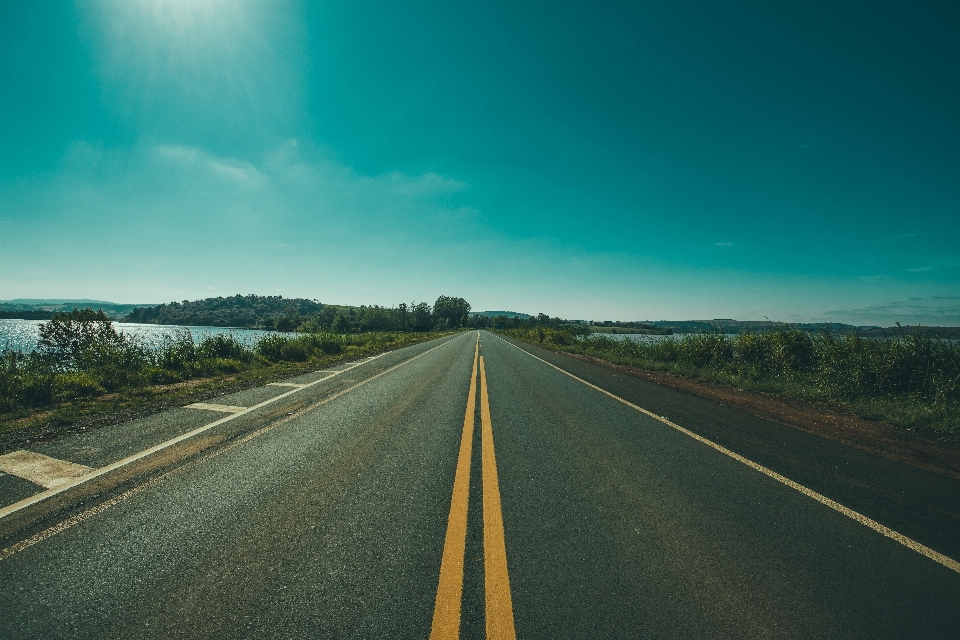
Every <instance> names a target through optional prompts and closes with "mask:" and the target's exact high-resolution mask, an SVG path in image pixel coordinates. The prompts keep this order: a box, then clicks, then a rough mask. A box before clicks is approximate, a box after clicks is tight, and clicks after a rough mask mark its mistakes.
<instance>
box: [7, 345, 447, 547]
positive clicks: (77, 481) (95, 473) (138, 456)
mask: <svg viewBox="0 0 960 640" xmlns="http://www.w3.org/2000/svg"><path fill="white" fill-rule="evenodd" d="M458 337H459V336H458ZM456 339H457V338H451V339H450V340H446V341H444V342H442V343H440V344H438V345H437V346H435V347H433V348H430V349H427V350H426V351H424V352H423V353H420V354H418V355H415V356H413V357H412V358H409V359H407V360H404V361H403V362H401V363H399V364H395V365H393V366H392V367H390V368H389V369H386V370H384V371H381V372H380V373H378V374H376V375H374V376H372V377H370V378H367V380H365V381H363V382H361V383H359V384H355V385H353V386H352V387H349V388H348V389H344V390H343V391H340V392H339V393H335V394H334V395H332V396H330V397H329V398H327V399H326V400H324V402H327V401H329V400H333V399H334V398H338V397H340V396H341V395H343V394H344V393H346V392H348V391H351V390H353V389H356V388H357V387H359V386H361V385H364V384H366V383H367V382H370V381H371V380H373V379H375V378H379V377H380V376H382V375H384V374H386V373H389V372H391V371H393V370H394V369H397V368H399V367H401V366H403V365H405V364H408V363H410V362H413V361H414V360H416V359H417V358H421V357H423V356H425V355H427V354H428V353H430V352H431V351H435V350H436V349H439V348H440V347H442V346H444V345H446V344H449V343H451V342H453V341H454V340H456ZM381 355H382V354H381ZM362 364H364V362H362V361H361V362H358V363H356V364H354V365H353V366H351V367H348V368H346V369H341V370H339V371H332V372H330V373H332V374H333V375H330V376H326V377H324V378H321V379H319V380H314V381H313V382H310V383H308V384H306V385H304V388H308V387H312V386H313V385H316V384H320V383H321V382H324V381H326V380H329V379H330V378H333V377H336V376H337V375H339V374H341V373H345V372H347V371H349V370H350V369H354V368H356V367H359V366H360V365H362ZM299 392H300V389H291V390H290V391H286V392H284V393H281V394H280V395H278V396H276V397H274V398H270V399H268V400H264V401H263V402H261V403H260V404H255V405H253V406H252V407H249V411H255V410H257V409H260V408H261V407H265V406H267V405H269V404H273V403H274V402H277V401H279V400H282V399H284V398H286V397H287V396H290V395H293V394H295V393H299ZM247 410H248V409H244V411H247ZM240 415H242V414H241V413H234V414H231V415H228V416H225V417H223V418H220V419H219V420H214V421H213V422H211V423H209V424H205V425H203V426H202V427H198V428H196V429H194V430H193V431H188V432H186V433H182V434H180V435H179V436H177V437H175V438H171V439H169V440H167V441H166V442H161V443H160V444H158V445H154V446H152V447H150V448H149V449H144V450H143V451H140V452H138V453H135V454H133V455H130V456H127V457H126V458H123V459H122V460H117V461H116V462H113V463H111V464H108V465H107V466H105V467H100V468H99V469H91V470H90V471H89V472H88V473H86V474H84V475H82V476H80V477H79V478H72V479H71V480H70V481H69V482H66V483H64V484H61V485H59V486H56V487H53V488H51V489H47V490H46V491H41V492H40V493H37V494H35V495H32V496H30V497H29V498H24V499H23V500H21V501H20V502H15V503H13V504H10V505H7V506H5V507H0V519H2V518H6V517H7V516H9V515H11V514H13V513H16V512H18V511H20V510H22V509H26V508H27V507H30V506H32V505H35V504H37V503H39V502H43V501H44V500H47V499H49V498H51V497H53V496H55V495H59V494H61V493H63V492H64V491H67V490H69V489H72V488H73V487H77V486H79V485H82V484H83V483H85V482H89V481H91V480H94V479H96V478H99V477H102V476H104V475H106V474H108V473H110V472H111V471H114V470H116V469H119V468H121V467H125V466H127V465H129V464H132V463H134V462H137V461H138V460H142V459H144V458H146V457H147V456H150V455H152V454H154V453H157V452H158V451H163V450H164V449H166V448H168V447H172V446H173V445H175V444H177V443H178V442H183V441H184V440H188V439H190V438H193V437H194V436H196V435H199V434H201V433H204V432H206V431H209V430H210V429H213V428H214V427H218V426H220V425H222V424H224V423H225V422H229V421H230V420H233V419H235V418H237V417H238V416H240ZM4 557H6V556H2V555H0V560H2V559H3V558H4Z"/></svg>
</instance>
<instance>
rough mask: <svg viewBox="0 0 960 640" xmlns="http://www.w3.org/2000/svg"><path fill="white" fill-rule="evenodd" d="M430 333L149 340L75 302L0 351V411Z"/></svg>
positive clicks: (330, 356) (357, 352) (267, 366)
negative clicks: (33, 340)
mask: <svg viewBox="0 0 960 640" xmlns="http://www.w3.org/2000/svg"><path fill="white" fill-rule="evenodd" d="M431 337H433V336H432V335H431V334H422V333H420V334H418V333H412V332H406V333H401V332H367V333H362V334H338V333H329V332H327V333H324V332H317V333H301V334H293V335H289V336H287V335H282V334H272V335H268V336H266V337H264V338H262V339H260V340H259V341H258V342H256V343H255V344H254V345H253V346H249V345H247V344H244V343H243V342H241V341H239V340H238V339H236V338H235V337H233V336H231V335H224V334H219V335H215V336H209V337H205V338H203V339H202V340H200V341H199V342H197V341H195V340H194V339H193V336H192V335H191V334H190V332H189V331H188V330H184V331H182V332H180V333H179V334H178V335H177V336H176V337H173V338H170V337H168V338H165V339H164V341H163V343H162V344H160V345H155V344H147V343H145V342H144V341H143V340H142V339H140V338H138V337H136V336H135V335H133V336H131V335H128V334H125V333H120V332H118V331H116V329H115V328H114V326H113V323H112V322H111V320H110V318H109V317H108V316H107V315H106V314H104V313H103V312H102V311H93V310H92V309H83V310H76V309H74V310H73V311H71V312H68V313H61V314H57V315H56V316H54V318H53V319H51V320H50V321H49V322H46V323H43V324H41V325H40V341H39V344H38V346H37V349H35V350H33V351H31V352H30V353H21V352H19V351H6V352H0V419H15V418H17V417H18V416H24V415H29V414H30V413H31V412H35V411H37V410H46V409H50V408H57V407H62V406H64V405H69V404H70V403H74V402H76V401H83V400H86V399H92V398H96V397H99V396H103V395H104V394H108V393H110V394H116V393H124V392H127V393H129V392H135V391H137V390H142V389H145V388H147V387H151V386H153V385H166V384H170V383H175V382H181V381H184V380H190V379H195V378H210V377H215V376H220V375H224V374H237V373H241V372H250V371H252V370H253V371H255V370H263V371H272V370H275V369H277V368H278V367H281V368H282V367H283V366H285V365H286V366H288V367H289V366H292V365H294V364H295V363H300V364H302V365H303V367H311V366H313V367H315V366H326V364H327V363H330V362H333V361H336V360H339V359H342V358H354V357H359V356H362V355H368V354H373V353H379V352H382V351H384V350H387V349H390V348H396V347H399V346H403V345H406V344H414V343H416V342H420V341H423V340H426V339H430V338H431Z"/></svg>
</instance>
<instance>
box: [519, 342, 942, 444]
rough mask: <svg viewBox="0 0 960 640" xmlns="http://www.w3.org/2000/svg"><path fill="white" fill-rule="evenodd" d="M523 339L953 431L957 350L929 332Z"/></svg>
mask: <svg viewBox="0 0 960 640" xmlns="http://www.w3.org/2000/svg"><path fill="white" fill-rule="evenodd" d="M507 333H508V334H509V335H513V336H515V337H517V338H520V339H521V340H526V341H529V342H535V343H539V344H542V345H544V346H549V347H551V348H555V349H558V350H561V351H569V352H574V353H580V354H584V355H588V356H593V357H596V358H600V359H603V360H607V361H609V362H615V363H618V364H626V365H630V366H636V367H638V368H642V369H652V370H663V371H670V372H672V373H675V374H678V375H682V376H685V377H690V378H694V379H699V380H704V381H711V382H722V383H727V384H732V385H735V386H737V387H739V388H748V389H753V390H757V391H768V392H774V393H779V394H782V395H787V396H793V397H798V398H803V399H807V400H813V401H818V402H828V403H834V404H835V403H840V404H844V405H847V406H848V407H849V408H850V409H852V410H853V411H854V412H856V413H857V414H858V415H860V416H861V417H864V418H867V419H875V420H884V421H887V422H890V423H892V424H896V425H899V426H903V427H908V428H917V429H920V428H924V429H935V430H938V431H945V432H952V433H957V432H960V344H957V343H956V342H951V341H949V340H942V339H940V338H938V337H936V336H933V335H930V334H913V335H902V336H900V337H896V338H888V339H880V338H865V337H862V336H859V335H857V334H854V333H846V334H838V333H835V332H832V331H821V332H820V333H810V332H808V331H802V330H799V329H780V330H773V331H768V332H764V333H751V332H744V333H740V334H738V335H736V336H728V335H723V334H718V333H702V334H688V335H685V336H683V337H680V338H663V339H659V340H629V339H628V340H623V339H620V340H618V339H614V338H609V337H606V336H604V335H603V334H595V335H590V336H583V335H578V334H577V333H575V332H571V331H568V330H566V329H565V328H563V327H559V328H554V327H527V328H521V329H512V330H508V331H507Z"/></svg>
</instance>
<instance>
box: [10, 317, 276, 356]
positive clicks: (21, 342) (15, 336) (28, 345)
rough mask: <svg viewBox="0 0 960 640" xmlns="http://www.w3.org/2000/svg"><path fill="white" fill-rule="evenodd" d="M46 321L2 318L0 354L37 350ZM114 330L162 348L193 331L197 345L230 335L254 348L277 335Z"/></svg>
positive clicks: (123, 326) (173, 328) (157, 327)
mask: <svg viewBox="0 0 960 640" xmlns="http://www.w3.org/2000/svg"><path fill="white" fill-rule="evenodd" d="M44 322H47V321H46V320H7V319H0V351H2V350H9V351H23V352H27V351H32V350H33V349H36V348H37V342H38V341H39V340H40V325H41V324H42V323H44ZM113 328H114V329H116V330H117V332H118V333H123V334H124V335H128V336H136V337H137V338H139V339H141V340H143V341H144V342H146V343H147V344H148V345H151V346H155V345H159V344H160V343H162V342H163V340H164V338H166V337H170V338H173V337H176V336H177V335H179V334H181V333H183V332H184V331H189V332H190V335H191V336H192V337H193V341H194V342H200V340H202V339H203V338H205V337H207V336H215V335H220V334H228V335H233V336H234V337H235V338H237V340H240V341H241V342H243V343H244V344H247V345H250V346H252V345H253V344H254V343H255V342H256V341H257V340H259V339H260V338H262V337H263V336H266V335H270V334H272V333H276V332H275V331H259V330H256V329H234V328H231V327H188V326H183V325H166V324H162V325H161V324H138V323H135V322H114V323H113Z"/></svg>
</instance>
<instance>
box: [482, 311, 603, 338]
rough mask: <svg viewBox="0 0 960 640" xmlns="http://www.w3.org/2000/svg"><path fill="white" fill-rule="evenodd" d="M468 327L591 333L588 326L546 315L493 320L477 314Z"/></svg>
mask: <svg viewBox="0 0 960 640" xmlns="http://www.w3.org/2000/svg"><path fill="white" fill-rule="evenodd" d="M467 326H469V327H471V328H474V329H521V330H525V329H535V328H543V327H549V328H553V329H559V328H563V329H564V330H565V331H567V332H569V333H571V334H573V335H586V334H587V333H590V330H589V328H588V327H587V326H586V325H581V324H571V323H570V321H569V320H564V319H563V318H552V317H550V316H548V315H547V314H545V313H540V314H537V315H536V316H528V317H525V318H520V317H517V316H505V315H498V316H493V317H492V318H491V317H489V316H481V315H478V314H475V315H473V316H471V317H470V320H469V323H468V324H467Z"/></svg>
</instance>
